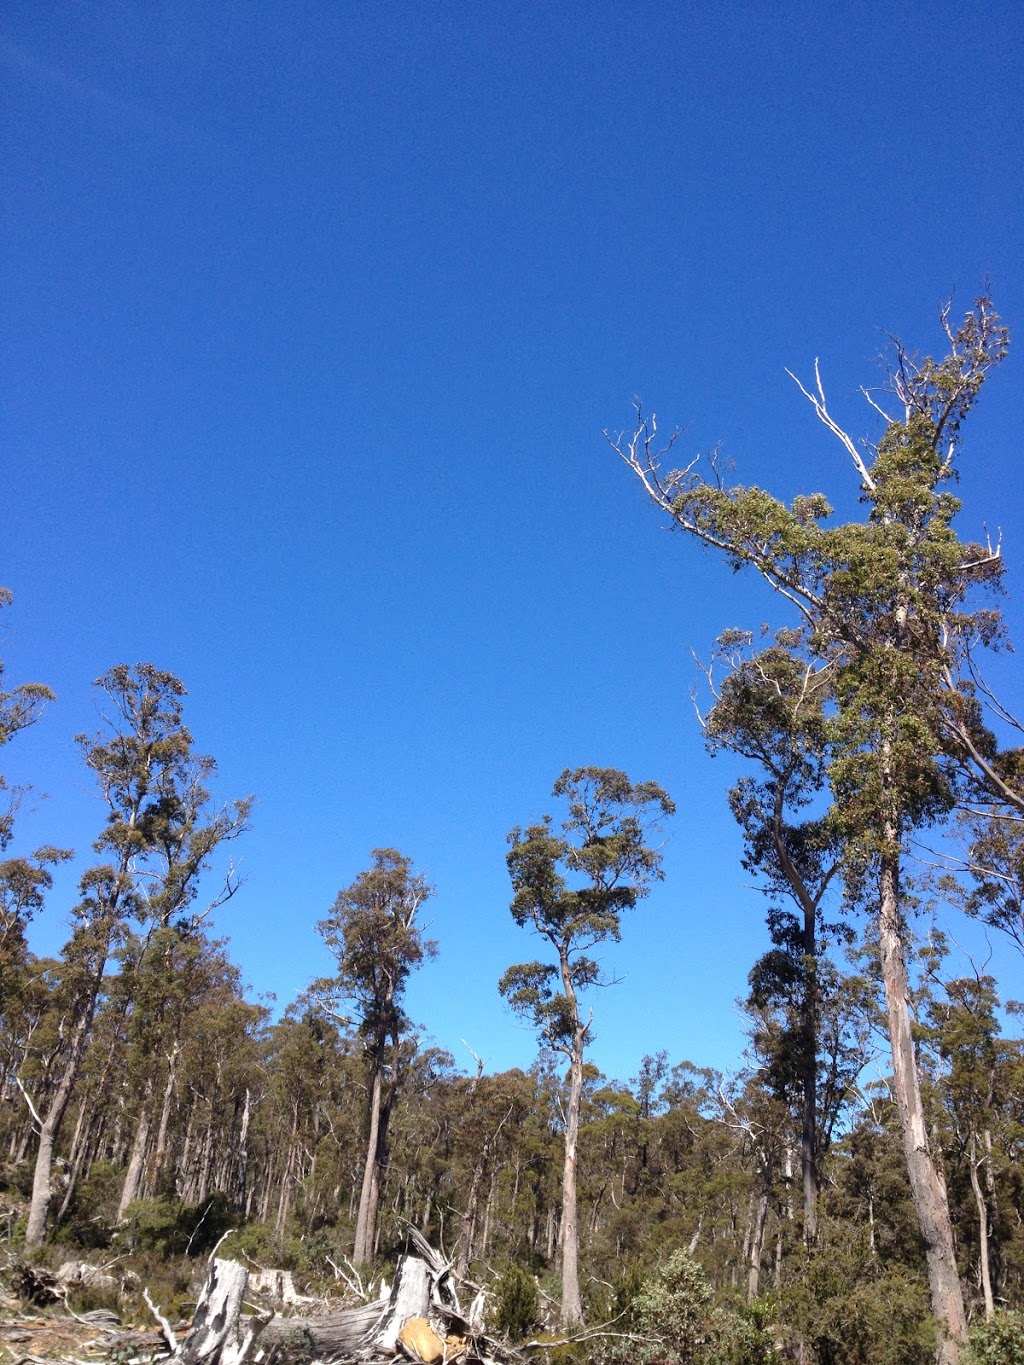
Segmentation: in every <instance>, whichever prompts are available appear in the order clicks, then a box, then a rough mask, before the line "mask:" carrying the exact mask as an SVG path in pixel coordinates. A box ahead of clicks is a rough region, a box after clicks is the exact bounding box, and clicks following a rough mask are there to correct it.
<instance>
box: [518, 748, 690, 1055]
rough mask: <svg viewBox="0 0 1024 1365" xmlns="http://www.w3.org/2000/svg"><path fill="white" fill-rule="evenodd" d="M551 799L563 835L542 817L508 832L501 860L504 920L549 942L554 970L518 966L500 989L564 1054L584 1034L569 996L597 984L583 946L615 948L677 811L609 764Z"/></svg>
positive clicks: (561, 786)
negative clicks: (505, 884)
mask: <svg viewBox="0 0 1024 1365" xmlns="http://www.w3.org/2000/svg"><path fill="white" fill-rule="evenodd" d="M552 794H553V795H554V796H556V797H561V798H562V799H563V800H564V801H565V804H566V807H567V809H568V815H567V818H566V819H565V820H564V821H563V822H562V826H561V829H562V833H561V834H556V833H555V830H554V824H553V821H552V819H551V816H549V815H546V816H544V818H543V820H542V821H541V822H540V823H539V824H535V825H530V826H528V827H527V828H526V829H522V828H520V827H519V826H516V828H515V829H513V830H512V831H511V833H510V834H509V836H508V842H509V845H510V848H509V852H508V855H507V859H506V861H507V863H508V870H509V876H510V877H511V879H512V887H513V891H514V896H513V900H512V906H511V910H512V917H513V919H514V920H515V922H516V923H517V924H518V925H519V926H520V928H526V927H529V928H532V929H533V930H534V932H535V933H537V934H539V935H540V936H541V938H543V939H546V940H547V942H548V943H549V944H550V945H551V947H552V948H553V950H554V952H555V955H556V958H557V964H558V965H557V966H554V965H549V964H545V963H541V962H526V963H520V964H519V965H518V966H514V967H510V968H509V969H508V971H507V972H506V973H505V974H504V976H503V977H502V978H501V981H500V982H499V986H498V988H499V990H500V991H501V993H502V995H504V996H505V997H506V999H507V1000H508V1002H509V1004H510V1005H511V1006H512V1008H513V1009H514V1010H515V1011H516V1013H517V1014H519V1015H521V1016H522V1017H524V1018H526V1019H528V1020H529V1021H530V1022H531V1023H532V1024H533V1025H534V1027H535V1028H536V1029H537V1031H538V1033H539V1034H540V1036H541V1038H542V1040H543V1041H544V1042H545V1043H546V1044H547V1045H548V1046H550V1047H554V1048H556V1049H559V1050H561V1051H564V1052H569V1053H570V1054H571V1053H572V1052H573V1050H574V1049H577V1050H578V1049H581V1048H582V1046H583V1043H584V1041H585V1039H586V1037H587V1035H588V1029H589V1025H585V1024H584V1023H583V1022H582V1020H581V1018H580V1013H579V1006H578V1001H577V992H579V991H583V990H586V989H587V988H588V987H590V986H593V985H597V984H599V982H600V975H601V974H600V969H599V967H598V964H597V963H596V962H594V961H593V960H592V959H590V958H589V957H587V956H586V950H587V949H588V948H590V947H593V946H594V945H595V944H598V943H607V942H618V940H619V935H620V932H621V916H622V913H623V911H625V910H629V909H631V908H632V907H633V906H634V905H635V904H636V902H637V901H638V900H639V899H640V898H641V897H642V896H645V895H646V894H647V891H648V889H649V886H650V883H651V882H652V881H653V880H656V879H658V878H660V876H661V854H660V851H659V850H658V849H657V848H652V847H651V846H650V844H649V843H648V840H649V839H650V837H651V836H652V835H653V834H654V833H655V832H656V831H657V830H658V829H660V827H661V821H662V820H663V819H664V817H665V816H667V815H671V814H672V812H673V811H674V810H675V807H674V805H673V804H672V801H671V800H670V799H669V797H668V795H667V794H666V793H665V792H664V791H663V790H662V788H661V787H659V786H658V784H657V783H656V782H638V783H632V782H630V780H629V778H628V777H627V776H626V774H625V773H623V772H620V771H619V770H618V769H617V768H596V767H586V768H574V769H570V768H566V770H565V771H564V772H563V773H562V774H561V775H560V776H559V778H558V780H557V781H556V782H555V785H554V789H553V793H552ZM558 985H560V986H561V990H560V991H559V990H556V986H558Z"/></svg>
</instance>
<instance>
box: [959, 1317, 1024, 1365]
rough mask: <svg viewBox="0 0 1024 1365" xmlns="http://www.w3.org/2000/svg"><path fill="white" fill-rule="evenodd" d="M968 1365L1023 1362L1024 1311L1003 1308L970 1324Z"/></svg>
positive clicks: (965, 1357) (1006, 1364) (966, 1356)
mask: <svg viewBox="0 0 1024 1365" xmlns="http://www.w3.org/2000/svg"><path fill="white" fill-rule="evenodd" d="M968 1341H969V1344H968V1347H967V1352H966V1354H965V1356H964V1362H965V1365H1020V1362H1021V1361H1022V1360H1024V1313H1014V1312H1012V1311H1011V1310H1009V1309H1003V1310H1002V1311H1000V1312H998V1313H996V1315H995V1317H994V1318H992V1319H991V1321H989V1322H976V1323H975V1324H974V1326H973V1327H972V1328H971V1334H970V1337H969V1339H968Z"/></svg>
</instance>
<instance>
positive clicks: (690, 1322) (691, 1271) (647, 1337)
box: [614, 1251, 718, 1365]
mask: <svg viewBox="0 0 1024 1365" xmlns="http://www.w3.org/2000/svg"><path fill="white" fill-rule="evenodd" d="M713 1298H714V1291H713V1290H712V1288H711V1285H710V1284H709V1283H708V1281H707V1278H706V1277H705V1275H704V1272H703V1270H702V1269H701V1268H700V1266H699V1265H698V1264H697V1262H696V1261H695V1260H693V1258H692V1257H690V1256H688V1255H687V1254H686V1252H685V1251H674V1252H673V1253H672V1254H671V1256H670V1257H669V1258H668V1260H667V1261H666V1262H665V1264H664V1265H663V1266H662V1268H661V1269H660V1270H659V1271H658V1272H657V1274H656V1275H655V1276H654V1277H653V1278H652V1279H650V1280H648V1281H647V1282H646V1283H645V1284H644V1286H643V1288H642V1289H641V1290H640V1292H639V1293H638V1294H637V1295H636V1297H635V1298H634V1299H633V1302H632V1304H631V1305H630V1308H629V1330H630V1332H631V1333H634V1334H636V1336H637V1337H639V1338H641V1339H640V1340H631V1341H629V1342H628V1343H623V1344H621V1345H620V1346H619V1347H618V1348H617V1350H616V1352H615V1353H614V1358H615V1359H617V1360H622V1361H626V1360H630V1361H639V1362H641V1365H705V1363H706V1365H711V1362H712V1361H713V1360H714V1358H715V1357H714V1355H713V1351H714V1349H715V1346H716V1344H717V1337H718V1326H717V1324H716V1322H715V1315H714V1313H713V1311H712V1307H711V1304H712V1299H713Z"/></svg>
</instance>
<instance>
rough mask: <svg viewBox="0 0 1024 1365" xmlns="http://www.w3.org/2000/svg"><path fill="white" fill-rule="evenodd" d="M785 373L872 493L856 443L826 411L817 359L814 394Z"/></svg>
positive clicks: (872, 481)
mask: <svg viewBox="0 0 1024 1365" xmlns="http://www.w3.org/2000/svg"><path fill="white" fill-rule="evenodd" d="M786 373H787V374H788V375H789V377H790V379H792V381H793V383H794V384H795V385H796V386H797V388H798V389H799V390H800V392H801V393H802V394H803V396H804V397H805V398H806V399H807V401H808V402H809V403H810V404H811V406H812V407H813V408H814V411H815V414H816V415H817V418H818V421H819V422H822V423H823V424H824V425H825V426H826V427H828V429H829V431H831V433H832V435H833V436H835V437H836V438H837V440H839V441H840V443H841V444H842V446H843V447H844V449H845V450H846V453H847V454H848V455H849V457H850V459H851V460H852V461H853V464H854V467H855V469H856V470H857V473H858V474H859V475H860V480H861V483H862V484H863V485H864V487H865V488H866V489H867V491H868V492H869V493H873V492H874V491H875V481H874V479H872V477H871V475H870V474H869V473H868V467H867V465H866V464H865V463H864V459H863V456H862V455H861V453H860V451H859V450H858V449H857V443H856V441H854V439H853V437H852V436H850V435H849V434H848V433H847V432H845V431H844V430H843V428H842V427H841V426H840V425H839V423H838V422H837V421H836V420H835V418H834V417H833V416H832V414H831V413H830V412H829V410H828V404H827V402H826V400H825V389H824V387H823V385H822V382H821V370H820V369H819V366H818V360H817V357H815V360H814V379H815V383H816V384H817V389H818V392H817V393H816V394H815V393H811V392H810V391H809V390H808V389H806V388H804V386H803V384H801V382H800V380H799V379H797V377H796V375H795V374H794V373H793V371H792V370H787V371H786ZM883 416H884V414H883Z"/></svg>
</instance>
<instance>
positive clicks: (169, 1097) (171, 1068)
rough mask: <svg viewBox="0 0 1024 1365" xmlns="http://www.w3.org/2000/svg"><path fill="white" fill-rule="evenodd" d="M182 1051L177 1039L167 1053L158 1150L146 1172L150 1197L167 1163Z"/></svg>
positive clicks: (155, 1190) (147, 1189) (157, 1140)
mask: <svg viewBox="0 0 1024 1365" xmlns="http://www.w3.org/2000/svg"><path fill="white" fill-rule="evenodd" d="M180 1052H181V1044H180V1043H179V1042H178V1040H177V1039H175V1040H174V1044H173V1046H172V1047H171V1050H170V1052H169V1053H168V1054H167V1084H166V1085H165V1086H164V1097H163V1103H162V1104H161V1106H160V1122H159V1124H158V1125H157V1130H156V1150H155V1151H154V1152H153V1160H152V1161H151V1162H150V1164H149V1170H148V1172H147V1173H146V1194H147V1195H148V1196H149V1198H150V1199H152V1198H153V1196H154V1195H155V1194H156V1192H157V1187H158V1185H159V1182H160V1174H161V1172H162V1171H163V1168H164V1166H165V1165H166V1164H167V1133H168V1130H169V1129H170V1126H171V1108H172V1105H173V1103H174V1091H175V1087H176V1085H177V1082H178V1056H179V1054H180Z"/></svg>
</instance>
